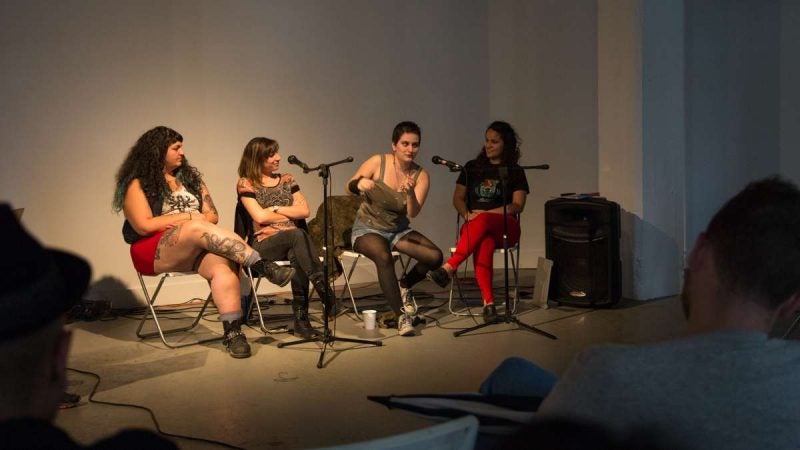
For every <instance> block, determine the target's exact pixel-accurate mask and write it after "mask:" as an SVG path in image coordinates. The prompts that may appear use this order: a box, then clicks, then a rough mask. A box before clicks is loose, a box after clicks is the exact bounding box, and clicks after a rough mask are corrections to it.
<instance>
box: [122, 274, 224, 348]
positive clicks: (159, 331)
mask: <svg viewBox="0 0 800 450" xmlns="http://www.w3.org/2000/svg"><path fill="white" fill-rule="evenodd" d="M136 275H137V276H138V277H139V283H140V284H141V286H142V293H143V294H144V298H145V300H146V301H147V309H146V310H145V312H144V314H142V319H141V320H140V321H139V327H138V328H137V329H136V336H138V337H139V338H140V339H148V338H152V337H156V336H159V337H161V342H163V343H164V345H166V346H167V347H169V348H179V347H186V346H187V345H194V344H201V343H203V342H211V341H216V340H219V339H222V338H223V336H214V337H211V338H206V339H200V340H194V341H190V342H169V341H167V335H169V334H174V333H180V332H184V331H189V330H191V329H192V328H194V327H196V326H197V324H198V323H200V319H202V318H203V313H205V311H206V308H207V307H208V304H209V303H210V302H211V293H210V292H209V294H208V297H206V300H205V302H203V306H202V307H201V308H200V312H199V313H197V316H196V317H195V318H194V321H192V323H191V324H189V325H187V326H183V327H176V328H163V327H162V326H161V322H160V321H159V317H158V311H157V310H156V307H155V303H156V299H157V298H158V294H159V293H160V292H161V288H162V287H163V286H164V282H165V281H166V280H167V279H170V278H175V277H183V276H189V275H197V273H196V272H167V273H162V274H158V275H153V276H157V277H160V278H159V280H158V285H157V286H156V289H155V290H154V291H153V294H152V296H151V295H150V292H149V290H148V289H147V285H146V284H145V282H144V277H145V276H146V275H142V274H141V273H140V272H136ZM150 318H152V319H153V323H154V324H155V326H156V330H155V331H151V332H147V333H143V332H142V328H143V327H144V324H145V323H146V322H147V321H148V320H149V319H150ZM163 319H164V318H163V317H162V319H161V320H163Z"/></svg>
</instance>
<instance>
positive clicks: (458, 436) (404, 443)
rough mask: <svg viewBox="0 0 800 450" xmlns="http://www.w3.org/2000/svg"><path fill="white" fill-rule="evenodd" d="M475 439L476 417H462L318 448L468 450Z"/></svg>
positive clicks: (323, 449)
mask: <svg viewBox="0 0 800 450" xmlns="http://www.w3.org/2000/svg"><path fill="white" fill-rule="evenodd" d="M477 438H478V419H477V418H476V417H475V416H464V417H460V418H458V419H453V420H449V421H447V422H444V423H440V424H437V425H433V426H430V427H427V428H422V429H420V430H414V431H409V432H408V433H403V434H398V435H394V436H389V437H385V438H380V439H374V440H371V441H365V442H356V443H353V444H344V445H338V446H334V447H323V448H321V449H318V450H418V449H425V450H472V449H473V448H475V441H476V439H477Z"/></svg>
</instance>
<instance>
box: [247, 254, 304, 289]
mask: <svg viewBox="0 0 800 450" xmlns="http://www.w3.org/2000/svg"><path fill="white" fill-rule="evenodd" d="M250 268H251V269H252V270H255V271H256V272H257V273H258V274H259V275H261V276H263V277H265V278H266V279H267V280H269V282H270V283H273V284H277V285H278V286H279V287H284V286H286V285H287V284H289V282H290V281H292V277H293V276H294V272H295V269H294V267H292V266H279V265H277V264H275V263H274V262H273V261H267V260H265V259H261V260H258V261H257V262H256V263H255V264H253V265H252V266H250Z"/></svg>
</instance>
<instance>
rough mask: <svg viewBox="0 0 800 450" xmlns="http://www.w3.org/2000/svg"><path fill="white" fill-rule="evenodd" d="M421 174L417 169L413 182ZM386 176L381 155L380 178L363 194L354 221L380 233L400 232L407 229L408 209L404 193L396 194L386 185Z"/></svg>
mask: <svg viewBox="0 0 800 450" xmlns="http://www.w3.org/2000/svg"><path fill="white" fill-rule="evenodd" d="M420 172H422V170H421V168H420V167H417V170H416V173H415V174H414V181H417V178H419V174H420ZM385 175H386V155H385V154H381V171H380V177H379V179H378V180H376V181H375V187H374V188H373V189H371V190H369V191H367V192H365V193H364V197H365V199H364V201H363V202H362V203H361V207H360V208H359V209H358V212H357V213H356V219H358V220H359V221H360V222H361V223H364V224H366V225H368V226H369V227H370V228H374V229H376V230H381V231H400V230H404V229H406V228H408V225H409V223H410V222H409V220H408V209H407V207H406V193H405V192H397V191H396V190H394V189H392V188H391V187H390V186H389V185H388V184H386V183H385V182H384V181H383V179H384V177H385Z"/></svg>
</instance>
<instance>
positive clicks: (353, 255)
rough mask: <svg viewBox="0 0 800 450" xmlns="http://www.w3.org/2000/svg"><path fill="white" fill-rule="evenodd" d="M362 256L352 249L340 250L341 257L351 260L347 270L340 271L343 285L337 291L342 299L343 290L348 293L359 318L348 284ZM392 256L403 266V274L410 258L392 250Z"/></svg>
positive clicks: (354, 299)
mask: <svg viewBox="0 0 800 450" xmlns="http://www.w3.org/2000/svg"><path fill="white" fill-rule="evenodd" d="M362 257H364V255H363V254H362V253H358V252H356V251H354V250H352V249H351V250H344V251H343V252H342V254H341V258H350V259H352V260H353V262H352V263H351V264H350V269H349V270H343V271H342V276H343V277H344V286H343V287H342V290H341V292H340V293H339V300H340V301H343V300H344V292H345V291H347V293H348V294H349V295H350V302H351V303H352V304H353V312H355V314H356V317H358V318H359V319H360V318H361V314H360V313H359V312H358V305H356V298H355V296H354V295H353V289H352V287H351V286H350V278H351V277H352V276H353V271H355V269H356V264H358V261H359V260H360V259H361V258H362ZM392 258H394V260H395V262H397V261H398V260H399V261H400V266H401V267H402V268H403V274H405V273H406V270H408V263H409V261H408V259H410V258H408V259H403V255H402V254H401V253H400V252H398V251H393V252H392ZM401 276H402V275H401Z"/></svg>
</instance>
